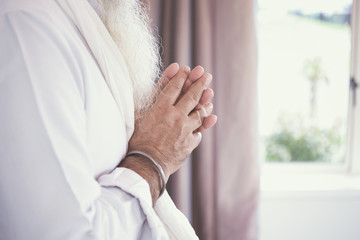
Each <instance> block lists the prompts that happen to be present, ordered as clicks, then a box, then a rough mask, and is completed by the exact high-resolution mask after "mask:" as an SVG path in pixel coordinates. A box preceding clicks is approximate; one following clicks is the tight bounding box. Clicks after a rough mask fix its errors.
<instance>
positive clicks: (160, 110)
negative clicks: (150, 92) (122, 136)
mask: <svg viewBox="0 0 360 240" xmlns="http://www.w3.org/2000/svg"><path fill="white" fill-rule="evenodd" d="M211 81H212V76H211V74H209V73H205V72H204V69H203V68H202V67H200V66H198V67H195V68H194V69H193V70H192V71H190V68H189V67H182V68H181V69H179V66H178V64H171V65H170V66H169V67H168V68H167V69H166V70H165V71H164V73H163V75H162V77H161V78H160V80H159V82H158V88H159V90H158V93H157V95H156V96H155V101H154V104H153V106H152V107H151V108H150V109H149V110H148V111H147V112H146V113H145V114H144V116H143V117H142V118H140V119H138V120H137V122H136V124H135V131H134V134H133V136H132V138H131V139H130V142H129V152H131V151H141V152H144V153H146V154H148V155H150V156H151V157H152V158H153V159H154V160H155V161H156V162H157V163H158V164H159V165H160V166H161V167H162V169H163V170H164V174H165V179H166V180H165V181H167V180H168V178H169V176H170V175H171V174H173V173H174V172H176V171H177V170H178V169H179V168H180V167H181V165H182V163H183V162H184V161H185V160H186V158H187V157H188V156H189V154H190V153H191V152H192V151H193V150H194V149H195V148H196V147H197V146H198V145H199V143H200V141H201V132H203V131H205V130H206V129H208V128H211V127H212V126H213V125H214V124H215V123H216V120H217V117H216V116H215V115H211V112H212V110H213V105H212V104H211V103H210V100H211V99H212V98H213V96H214V93H213V91H212V89H210V88H208V86H209V84H210V83H211ZM142 158H143V156H129V157H127V158H125V159H124V160H123V161H122V162H121V163H120V166H121V167H126V168H129V169H132V170H133V171H135V172H137V173H138V174H139V175H141V176H142V177H143V178H144V179H145V180H146V181H147V182H148V183H149V185H150V190H151V194H152V198H153V203H155V202H156V200H157V198H158V197H159V193H160V189H161V183H160V182H159V180H158V179H159V177H158V173H157V170H156V168H155V167H154V165H153V163H151V162H150V161H148V160H146V159H142ZM159 186H160V187H159Z"/></svg>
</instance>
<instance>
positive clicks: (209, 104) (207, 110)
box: [205, 103, 214, 115]
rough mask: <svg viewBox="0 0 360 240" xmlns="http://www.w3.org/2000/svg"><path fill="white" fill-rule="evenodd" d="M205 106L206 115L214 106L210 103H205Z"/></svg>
mask: <svg viewBox="0 0 360 240" xmlns="http://www.w3.org/2000/svg"><path fill="white" fill-rule="evenodd" d="M205 108H206V113H207V115H209V114H210V113H211V112H212V110H213V108H214V106H213V105H212V103H207V104H206V106H205Z"/></svg>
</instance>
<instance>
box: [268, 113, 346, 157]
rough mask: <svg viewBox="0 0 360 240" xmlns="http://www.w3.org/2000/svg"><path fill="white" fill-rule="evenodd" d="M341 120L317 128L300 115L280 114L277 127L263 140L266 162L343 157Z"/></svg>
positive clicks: (343, 138)
mask: <svg viewBox="0 0 360 240" xmlns="http://www.w3.org/2000/svg"><path fill="white" fill-rule="evenodd" d="M344 141H345V137H344V134H342V124H341V123H337V124H334V125H333V126H332V127H331V128H329V129H320V128H318V127H316V126H315V125H313V124H306V123H305V121H304V119H303V118H302V117H297V118H294V119H289V118H286V117H284V116H282V117H280V118H279V123H278V130H277V131H276V132H275V133H273V134H272V135H270V136H269V137H268V138H267V139H266V140H265V145H266V160H267V161H268V162H336V161H339V160H342V158H343V157H344V154H343V151H342V150H343V149H342V148H343V145H344V144H343V143H344Z"/></svg>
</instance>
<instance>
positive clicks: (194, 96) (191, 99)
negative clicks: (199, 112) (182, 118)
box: [175, 73, 212, 114]
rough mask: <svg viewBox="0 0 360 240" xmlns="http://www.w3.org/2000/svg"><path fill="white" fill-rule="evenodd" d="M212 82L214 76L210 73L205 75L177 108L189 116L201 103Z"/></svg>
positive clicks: (192, 86) (185, 95)
mask: <svg viewBox="0 0 360 240" xmlns="http://www.w3.org/2000/svg"><path fill="white" fill-rule="evenodd" d="M211 80H212V76H211V74H209V73H206V74H204V75H203V76H202V77H201V78H200V79H199V80H197V81H196V82H195V83H194V84H193V85H191V87H190V88H189V90H188V91H187V92H186V93H185V94H184V96H183V97H182V98H181V99H180V100H179V101H178V102H177V103H176V105H175V106H176V107H177V108H179V109H180V110H181V111H183V112H185V113H187V114H189V113H190V112H191V111H192V110H193V109H194V108H195V107H196V106H197V104H198V103H199V101H200V98H201V96H202V94H203V91H204V90H205V89H206V87H207V86H209V84H210V82H211Z"/></svg>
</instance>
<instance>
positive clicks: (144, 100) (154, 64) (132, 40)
mask: <svg viewBox="0 0 360 240" xmlns="http://www.w3.org/2000/svg"><path fill="white" fill-rule="evenodd" d="M96 1H97V3H98V7H99V8H98V13H99V12H100V13H99V15H100V18H101V19H102V21H103V23H104V24H105V26H106V28H107V29H108V31H109V33H110V35H111V37H112V38H113V40H114V42H115V43H116V45H117V46H118V48H119V50H120V52H121V54H122V55H123V57H124V59H125V62H126V65H127V68H128V71H129V74H130V78H131V80H132V83H133V88H134V104H135V110H136V114H137V116H136V117H139V116H140V115H141V113H142V112H143V111H144V110H146V109H148V108H149V107H150V105H151V103H152V102H153V101H152V97H153V96H152V94H153V92H154V83H155V80H156V79H157V78H158V77H159V74H160V67H161V66H160V65H161V61H160V54H159V44H158V40H157V38H155V36H154V35H153V33H152V31H151V27H150V20H149V18H148V15H147V13H146V11H145V10H144V8H143V5H142V4H141V2H140V1H139V0H96Z"/></svg>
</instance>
